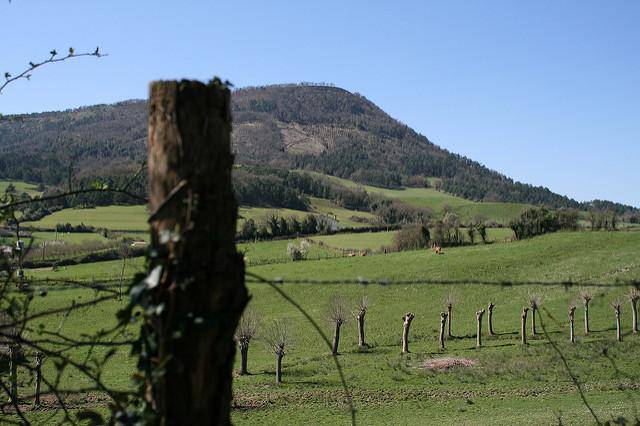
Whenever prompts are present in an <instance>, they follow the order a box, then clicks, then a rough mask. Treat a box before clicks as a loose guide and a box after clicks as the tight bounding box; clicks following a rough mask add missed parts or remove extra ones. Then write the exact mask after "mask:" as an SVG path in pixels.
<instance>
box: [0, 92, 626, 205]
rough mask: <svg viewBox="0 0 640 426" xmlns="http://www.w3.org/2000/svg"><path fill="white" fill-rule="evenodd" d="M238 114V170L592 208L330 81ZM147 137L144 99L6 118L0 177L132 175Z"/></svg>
mask: <svg viewBox="0 0 640 426" xmlns="http://www.w3.org/2000/svg"><path fill="white" fill-rule="evenodd" d="M232 114H233V120H234V130H233V133H232V141H233V147H234V151H235V152H236V159H237V162H238V163H240V164H248V165H269V166H274V167H279V168H287V169H292V168H296V169H306V170H313V171H319V172H322V173H326V174H329V175H334V176H338V177H342V178H346V179H351V180H353V181H355V182H359V183H363V184H370V185H375V186H381V187H399V186H402V185H405V186H416V185H421V184H423V183H424V181H425V178H426V177H438V178H440V179H441V182H442V189H443V190H445V191H447V192H450V193H452V194H454V195H459V196H462V197H464V198H467V199H471V200H475V201H509V202H522V203H529V204H535V205H542V204H545V205H549V206H551V207H574V208H584V207H585V206H588V205H589V203H590V202H587V203H579V202H578V201H576V200H573V199H571V198H569V197H567V196H563V195H559V194H556V193H553V192H552V191H551V190H549V189H548V188H545V187H542V186H534V185H530V184H525V183H521V182H517V181H514V180H513V179H511V178H509V177H507V176H505V175H504V174H501V173H499V172H497V171H494V170H491V169H489V168H487V167H485V166H483V165H482V164H480V163H479V162H476V161H474V160H471V159H469V158H466V157H464V156H461V155H458V154H455V153H451V152H450V151H448V150H446V149H444V148H442V147H440V146H438V145H435V144H433V143H432V142H431V141H430V140H429V139H428V138H427V137H426V136H423V135H421V134H419V133H417V132H416V131H414V130H413V129H411V128H410V127H409V126H408V125H406V124H404V123H402V122H400V121H399V120H397V119H394V118H392V117H391V116H389V115H388V114H387V113H386V112H384V111H383V110H382V109H381V108H380V107H378V106H377V105H375V104H374V103H373V102H371V101H370V100H368V99H367V98H366V97H364V96H362V95H360V94H357V93H351V92H349V91H347V90H345V89H342V88H339V87H335V86H331V85H312V84H304V85H294V84H283V85H272V86H260V87H246V88H241V89H237V90H234V91H233V94H232ZM146 132H147V129H146V101H144V100H127V101H122V102H118V103H116V104H101V105H93V106H87V107H81V108H74V109H70V110H66V111H60V112H55V111H52V112H42V113H32V114H24V115H17V116H15V115H14V116H7V117H5V118H4V120H2V121H0V153H3V154H4V155H2V156H1V157H0V178H13V179H23V180H27V181H33V182H43V183H48V184H60V183H61V182H64V181H65V179H66V177H67V175H68V174H69V173H74V174H77V175H79V176H101V175H113V174H116V175H117V174H124V173H130V172H131V171H132V170H134V169H135V168H137V167H138V164H139V163H140V162H141V161H142V160H144V158H145V156H146ZM25 141H28V142H26V143H27V144H28V146H27V148H26V149H25ZM7 154H10V155H7ZM595 202H596V203H600V204H602V202H599V201H597V200H596V201H595ZM605 204H606V202H605ZM606 205H607V206H608V207H610V208H611V207H615V208H616V209H617V210H624V209H633V207H631V206H625V205H622V204H619V203H610V204H606Z"/></svg>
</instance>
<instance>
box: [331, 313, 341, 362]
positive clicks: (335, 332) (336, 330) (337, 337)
mask: <svg viewBox="0 0 640 426" xmlns="http://www.w3.org/2000/svg"><path fill="white" fill-rule="evenodd" d="M341 326H342V321H336V322H335V328H334V330H333V345H332V347H331V355H338V344H339V343H340V327H341Z"/></svg>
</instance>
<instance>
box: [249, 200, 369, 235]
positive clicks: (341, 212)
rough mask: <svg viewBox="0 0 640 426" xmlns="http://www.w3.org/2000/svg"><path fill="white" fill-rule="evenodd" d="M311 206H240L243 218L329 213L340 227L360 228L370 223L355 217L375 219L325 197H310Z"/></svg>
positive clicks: (255, 218)
mask: <svg viewBox="0 0 640 426" xmlns="http://www.w3.org/2000/svg"><path fill="white" fill-rule="evenodd" d="M309 200H310V202H311V205H310V208H309V210H308V211H300V210H292V209H284V208H265V207H240V209H239V210H240V211H239V213H240V216H242V218H243V219H253V220H262V219H264V218H265V217H266V215H267V214H268V213H270V212H273V211H275V212H277V213H278V214H279V215H280V216H282V217H285V218H286V217H289V216H295V217H297V218H298V219H303V218H304V217H305V216H307V215H309V214H316V215H329V216H331V217H332V218H334V219H336V220H337V222H338V225H339V226H340V227H343V228H344V227H349V228H359V227H363V226H368V225H370V224H368V223H362V222H357V221H354V220H353V217H354V216H355V217H359V218H363V219H367V220H375V216H374V215H372V214H371V213H368V212H359V211H355V210H348V209H345V208H343V207H340V206H337V205H335V204H332V203H331V202H330V201H329V200H325V199H323V198H316V197H310V199H309Z"/></svg>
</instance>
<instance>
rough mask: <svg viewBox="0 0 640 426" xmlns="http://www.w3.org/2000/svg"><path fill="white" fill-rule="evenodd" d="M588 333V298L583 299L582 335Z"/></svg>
mask: <svg viewBox="0 0 640 426" xmlns="http://www.w3.org/2000/svg"><path fill="white" fill-rule="evenodd" d="M588 334H589V300H585V301H584V335H585V336H586V335H588Z"/></svg>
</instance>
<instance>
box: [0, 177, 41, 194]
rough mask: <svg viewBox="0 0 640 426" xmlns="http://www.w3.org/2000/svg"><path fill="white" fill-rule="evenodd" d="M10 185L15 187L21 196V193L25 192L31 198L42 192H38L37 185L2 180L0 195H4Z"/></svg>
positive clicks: (0, 181) (0, 180)
mask: <svg viewBox="0 0 640 426" xmlns="http://www.w3.org/2000/svg"><path fill="white" fill-rule="evenodd" d="M11 184H13V186H15V188H16V191H17V192H18V194H22V193H23V192H26V193H27V194H29V195H31V196H33V195H40V194H42V192H40V191H38V185H36V184H33V183H27V182H22V181H13V180H4V179H0V194H4V191H5V190H6V189H7V187H8V186H9V185H11Z"/></svg>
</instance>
